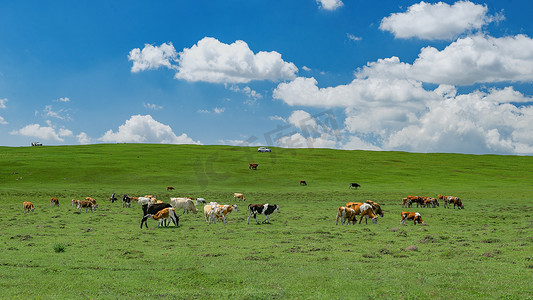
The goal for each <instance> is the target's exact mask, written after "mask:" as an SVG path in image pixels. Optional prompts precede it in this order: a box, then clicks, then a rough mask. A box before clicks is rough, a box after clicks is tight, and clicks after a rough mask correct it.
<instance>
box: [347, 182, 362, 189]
mask: <svg viewBox="0 0 533 300" xmlns="http://www.w3.org/2000/svg"><path fill="white" fill-rule="evenodd" d="M358 187H361V185H360V184H359V183H355V182H352V183H350V187H349V188H350V189H352V188H354V189H356V190H357V188H358Z"/></svg>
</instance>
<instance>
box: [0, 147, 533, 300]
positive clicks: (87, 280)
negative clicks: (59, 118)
mask: <svg viewBox="0 0 533 300" xmlns="http://www.w3.org/2000/svg"><path fill="white" fill-rule="evenodd" d="M250 162H255V163H258V164H259V168H258V170H257V171H253V170H249V169H248V163H250ZM532 170H533V157H522V156H497V155H460V154H415V153H403V152H368V151H341V150H330V149H279V148H273V152H272V153H257V152H256V148H249V147H231V146H193V145H144V144H116V145H88V146H55V147H22V148H12V147H0V245H2V250H1V251H0V253H1V254H0V274H1V277H2V280H0V289H1V290H2V294H1V295H2V296H1V297H2V298H8V299H11V298H21V299H26V298H45V299H48V298H54V299H57V298H61V299H74V298H76V299H78V298H90V299H107V298H109V299H117V298H134V299H137V298H139V299H141V298H145V299H146V298H147V297H148V298H169V297H170V298H174V299H196V298H197V299H229V298H231V299H272V298H275V299H278V298H279V299H285V298H298V299H374V298H376V299H384V298H390V299H487V298H491V299H531V298H532V297H533V279H532V278H533V201H532V200H531V195H532V193H531V192H532V188H533V174H532ZM301 179H304V180H306V181H307V183H308V186H300V185H299V180H301ZM350 182H357V183H359V184H361V186H362V187H361V188H359V189H358V190H350V189H348V186H349V183H350ZM167 186H173V187H175V190H174V191H166V187H167ZM113 192H116V194H117V196H120V195H122V194H129V195H136V196H142V195H145V194H153V195H156V196H157V198H158V199H160V200H163V201H168V198H169V197H180V196H182V197H183V196H193V197H203V198H205V199H207V200H208V201H217V202H219V203H222V204H232V203H235V202H234V201H233V196H232V194H233V192H244V193H245V195H246V198H247V201H246V202H236V203H237V204H238V206H239V208H240V210H239V211H238V212H233V213H232V214H231V215H230V216H229V222H228V224H226V225H223V224H221V223H216V224H211V225H208V224H207V223H206V222H205V220H204V218H203V215H202V213H198V214H185V215H181V212H180V215H181V216H180V226H179V227H178V228H175V227H174V226H170V227H168V228H159V229H158V228H156V227H157V222H155V221H153V220H149V223H148V225H149V227H150V228H149V229H146V228H143V229H140V228H139V225H140V219H141V217H142V211H141V209H140V208H139V207H138V206H137V204H132V207H131V208H130V209H127V208H122V206H121V203H120V202H115V203H113V204H112V203H111V202H109V200H108V199H109V196H110V195H111V193H113ZM437 194H447V195H454V196H459V197H461V199H462V200H463V203H464V205H465V209H464V210H459V209H445V208H443V206H442V204H441V206H440V207H439V208H411V209H402V207H401V198H402V197H405V196H407V195H421V196H436V195H437ZM86 196H91V197H93V198H95V199H96V200H97V201H98V203H99V208H98V210H97V211H95V212H94V213H91V212H89V213H85V211H83V212H82V213H77V212H76V210H75V208H73V207H71V205H70V200H71V199H73V198H77V199H80V198H83V197H86ZM50 197H57V198H59V199H60V203H61V205H60V207H58V208H57V207H50V206H49V199H50ZM367 199H371V200H374V201H376V202H378V203H380V204H382V208H383V209H384V213H385V216H384V218H380V219H379V221H378V224H376V225H374V224H371V222H369V224H368V225H366V224H365V222H364V221H363V222H362V224H356V225H353V226H352V225H350V226H341V225H340V224H339V225H335V215H336V209H337V208H338V207H339V206H343V205H344V204H345V203H346V202H348V201H360V202H363V201H365V200H367ZM23 201H32V202H33V203H34V205H35V212H33V213H31V214H26V215H24V214H23V212H22V202H23ZM248 203H271V204H279V205H280V207H281V213H279V214H277V213H276V214H274V215H272V216H271V218H270V219H271V224H261V225H256V224H255V221H253V219H252V220H251V222H250V224H249V225H248V224H247V223H246V221H247V216H248V213H247V205H248ZM198 208H199V210H200V211H202V207H201V206H200V207H198ZM402 210H411V211H418V212H420V213H421V214H422V217H423V219H424V221H425V222H426V223H427V224H428V226H418V225H417V226H414V225H413V224H412V222H411V223H409V222H408V223H407V225H405V226H403V225H400V224H399V221H400V212H401V211H402ZM258 219H259V220H260V221H262V220H263V219H264V216H259V217H258ZM57 249H61V250H64V251H59V250H57ZM56 251H57V252H56Z"/></svg>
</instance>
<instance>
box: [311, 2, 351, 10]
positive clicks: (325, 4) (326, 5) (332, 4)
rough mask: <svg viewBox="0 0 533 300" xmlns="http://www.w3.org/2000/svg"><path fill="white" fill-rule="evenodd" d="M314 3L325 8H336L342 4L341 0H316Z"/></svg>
mask: <svg viewBox="0 0 533 300" xmlns="http://www.w3.org/2000/svg"><path fill="white" fill-rule="evenodd" d="M316 3H317V4H318V6H319V7H320V8H322V9H325V10H336V9H337V8H339V7H341V6H343V5H344V3H342V1H341V0H316Z"/></svg>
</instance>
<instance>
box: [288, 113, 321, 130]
mask: <svg viewBox="0 0 533 300" xmlns="http://www.w3.org/2000/svg"><path fill="white" fill-rule="evenodd" d="M287 121H288V122H289V124H291V125H292V126H295V127H296V128H298V129H300V130H301V129H306V128H313V129H316V128H317V127H318V125H317V123H316V121H315V119H313V117H312V116H311V114H310V113H308V112H306V111H303V110H295V111H293V112H292V113H291V115H290V116H289V118H288V119H287Z"/></svg>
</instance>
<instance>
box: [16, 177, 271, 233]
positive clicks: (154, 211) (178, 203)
mask: <svg viewBox="0 0 533 300" xmlns="http://www.w3.org/2000/svg"><path fill="white" fill-rule="evenodd" d="M173 189H174V188H173V187H167V190H173ZM233 199H234V200H237V199H239V200H242V201H246V197H244V194H243V193H234V194H233ZM109 200H110V201H111V203H114V202H115V201H117V200H118V199H117V198H116V197H115V193H113V195H111V197H110V198H109ZM132 201H136V202H137V203H138V204H139V205H140V206H141V207H142V211H143V216H142V219H141V228H142V227H143V224H144V225H145V226H146V227H147V228H148V224H147V220H148V219H154V220H156V221H158V226H157V227H160V226H161V224H163V226H166V227H168V225H169V224H170V222H172V223H174V225H175V226H176V227H177V226H178V225H179V215H177V214H176V211H177V210H178V211H181V210H182V209H183V212H182V214H185V213H189V212H192V213H197V212H198V209H197V208H196V205H200V204H204V217H205V221H206V222H207V223H208V224H211V223H216V221H217V220H219V221H222V222H223V223H224V224H226V222H227V218H228V215H229V214H230V213H231V212H233V211H239V208H238V207H237V204H231V205H222V204H218V203H217V202H209V203H207V202H206V200H205V199H203V198H196V199H193V198H191V197H184V198H170V203H164V202H163V201H161V200H157V198H156V197H155V196H153V195H145V196H144V197H130V196H128V195H122V207H123V208H130V207H131V202H132ZM71 203H72V206H73V207H76V210H77V212H78V213H79V212H81V211H82V210H83V209H84V208H85V212H88V211H89V210H90V211H91V212H93V211H95V210H96V209H97V208H98V203H96V200H95V199H94V198H91V197H85V200H77V199H72V200H71ZM195 203H196V205H195ZM50 206H59V199H57V198H55V197H52V198H50ZM23 208H24V214H26V213H28V212H33V211H34V209H35V208H34V206H33V203H32V202H26V201H25V202H23ZM248 210H249V212H250V213H249V215H248V224H250V217H252V216H253V217H254V219H255V221H256V223H257V224H259V221H258V220H257V215H258V214H259V215H261V214H262V215H264V216H265V220H264V221H263V223H270V220H269V216H270V215H271V214H272V213H274V212H280V209H279V205H276V204H274V205H272V204H268V203H266V204H249V205H248Z"/></svg>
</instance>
